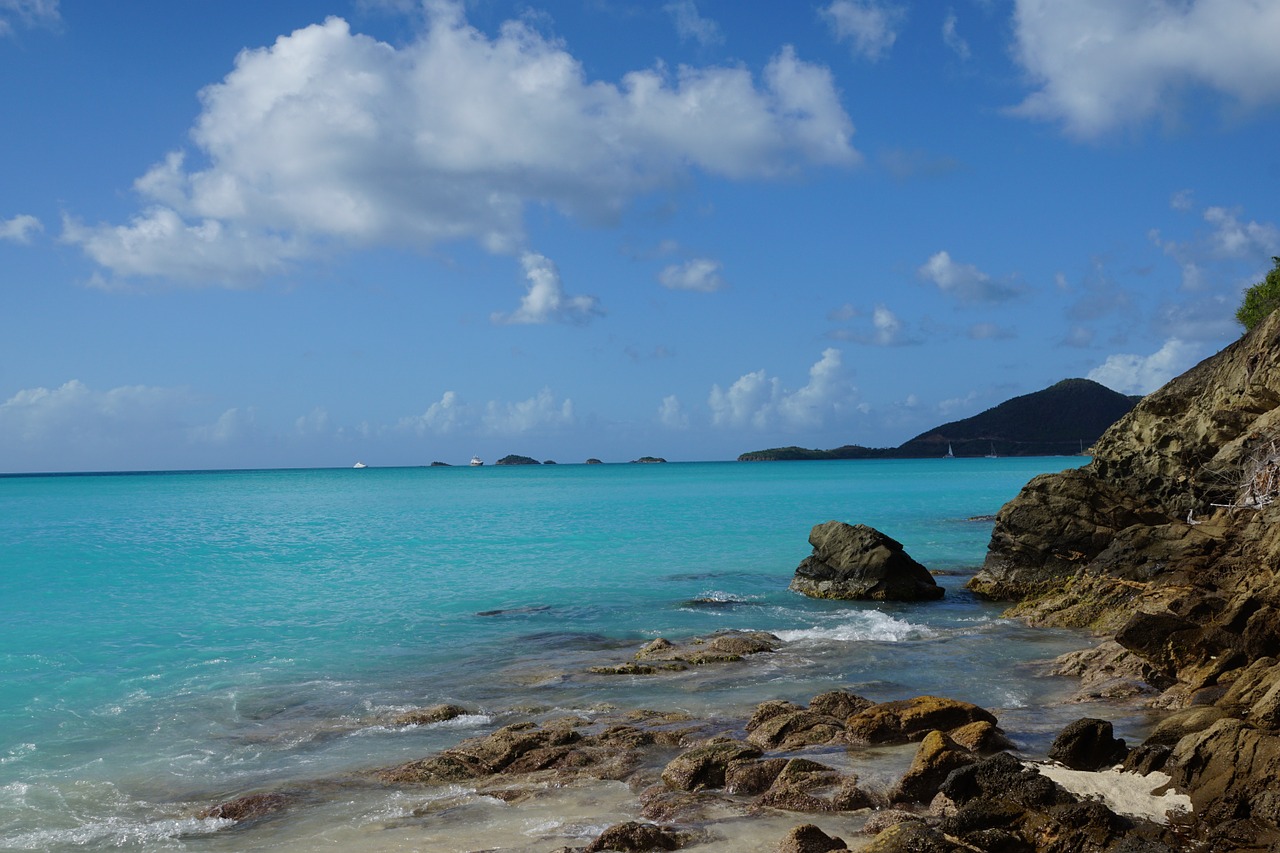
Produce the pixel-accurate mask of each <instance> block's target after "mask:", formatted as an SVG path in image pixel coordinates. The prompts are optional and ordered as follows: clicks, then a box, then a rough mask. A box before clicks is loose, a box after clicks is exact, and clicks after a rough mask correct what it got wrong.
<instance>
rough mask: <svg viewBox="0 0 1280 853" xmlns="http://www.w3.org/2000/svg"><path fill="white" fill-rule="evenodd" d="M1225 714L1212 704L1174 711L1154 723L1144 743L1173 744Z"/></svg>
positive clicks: (1216, 720) (1208, 725)
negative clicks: (1154, 725)
mask: <svg viewBox="0 0 1280 853" xmlns="http://www.w3.org/2000/svg"><path fill="white" fill-rule="evenodd" d="M1225 716H1227V713H1226V711H1224V710H1223V709H1221V708H1216V707H1214V706H1212V705H1208V706H1201V707H1195V708H1183V709H1182V710H1179V711H1174V712H1172V713H1171V714H1169V715H1168V716H1167V717H1165V718H1164V719H1163V720H1161V721H1160V722H1159V723H1157V724H1156V727H1155V728H1154V729H1152V731H1151V734H1150V735H1148V736H1147V739H1146V741H1145V743H1149V744H1161V745H1164V746H1173V745H1174V744H1175V743H1177V742H1178V741H1180V740H1182V739H1183V738H1184V737H1186V736H1187V735H1190V734H1195V733H1196V732H1202V731H1204V730H1205V729H1207V728H1209V727H1210V726H1212V725H1213V724H1214V723H1216V722H1218V720H1221V719H1222V718H1223V717H1225Z"/></svg>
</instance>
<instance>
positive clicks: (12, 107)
mask: <svg viewBox="0 0 1280 853" xmlns="http://www.w3.org/2000/svg"><path fill="white" fill-rule="evenodd" d="M1278 42H1280V4H1276V3H1274V2H1267V0H1176V2H1175V0H954V2H951V3H938V2H932V0H931V2H908V0H820V2H814V3H795V2H780V1H779V2H742V0H734V2H729V0H719V1H718V0H676V1H675V2H668V3H662V2H653V3H638V2H622V0H559V2H555V3H536V2H535V3H525V2H506V0H475V2H466V3H455V2H445V0H429V2H425V3H423V2H396V0H377V1H376V2H375V0H347V2H341V1H340V0H320V1H319V2H317V0H308V2H295V0H274V2H272V3H266V4H264V3H259V2H239V0H185V2H181V3H174V2H171V0H136V2H128V3H101V2H96V0H0V79H3V80H4V81H5V82H4V83H3V85H2V86H0V115H3V116H4V117H5V119H4V121H3V122H0V145H2V147H0V153H2V154H3V156H2V157H0V294H3V300H4V302H3V308H4V310H3V311H2V312H0V471H9V472H23V471H77V470H139V469H174V468H184V469H185V468H243V467H295V466H349V465H351V464H352V463H354V462H355V461H356V460H363V461H365V462H366V463H368V464H370V465H421V464H427V463H429V462H431V461H434V460H440V461H445V462H451V463H463V462H465V461H466V460H467V459H469V458H470V457H471V455H472V454H473V453H478V454H480V455H481V456H482V457H484V458H486V459H488V460H490V461H492V460H494V459H496V458H497V457H500V456H502V455H505V454H507V453H518V454H524V455H529V456H533V457H535V458H538V459H555V460H557V461H560V462H580V461H582V460H584V459H586V458H587V457H598V458H601V459H604V460H606V461H626V460H629V459H633V458H636V457H638V456H641V455H646V454H648V455H659V456H664V457H666V458H668V459H672V460H702V459H731V458H734V457H735V456H737V455H738V454H739V453H741V452H743V451H746V450H753V449H759V448H762V447H771V446H779V445H789V444H799V445H803V446H807V447H834V446H838V445H841V444H848V443H858V444H865V445H872V446H885V445H896V444H899V443H901V442H902V441H905V440H906V439H908V438H910V437H912V436H913V435H915V434H917V433H918V432H920V431H922V430H924V429H927V428H928V427H930V426H933V425H936V424H938V423H941V422H944V421H948V420H953V419H957V418H962V417H967V416H969V415H972V414H976V413H977V412H979V411H982V410H983V409H986V408H988V407H990V406H992V405H995V404H997V403H999V402H1001V401H1003V400H1005V399H1008V398H1009V397H1012V396H1015V395H1018V394H1024V393H1028V392H1031V391H1036V390H1039V389H1041V388H1044V387H1047V386H1048V385H1051V384H1053V383H1054V382H1057V381H1058V380H1060V379H1064V378H1067V377H1075V376H1088V377H1091V378H1094V379H1097V380H1098V381H1100V382H1102V383H1104V384H1106V385H1108V386H1109V387H1112V388H1114V389H1116V390H1118V391H1122V392H1125V393H1145V392H1148V391H1151V390H1153V389H1154V388H1156V387H1158V386H1159V385H1160V384H1161V383H1163V382H1164V381H1166V380H1167V379H1168V378H1170V377H1171V376H1173V375H1176V374H1177V373H1179V372H1181V371H1182V370H1185V369H1186V368H1187V367H1190V366H1191V365H1192V364H1194V363H1195V362H1196V361H1198V360H1200V359H1201V358H1204V357H1206V356H1208V355H1210V354H1212V353H1213V352H1215V351H1217V350H1218V349H1220V348H1221V347H1222V346H1224V345H1225V344H1227V343H1229V342H1230V341H1231V340H1233V339H1234V338H1236V337H1237V336H1238V334H1239V329H1238V327H1237V326H1236V325H1235V323H1234V320H1233V319H1232V315H1233V313H1234V310H1235V308H1236V307H1237V305H1238V304H1239V300H1240V294H1241V292H1242V290H1243V289H1244V288H1245V287H1247V286H1248V285H1249V284H1251V283H1253V282H1255V281H1258V280H1260V279H1261V278H1262V277H1263V276H1264V275H1265V273H1266V271H1267V270H1268V269H1270V267H1271V257H1272V256H1273V255H1280V225H1278V224H1277V222H1278V221H1280V214H1277V211H1276V207H1275V198H1276V189H1277V186H1278V185H1280V147H1278V146H1277V145H1276V140H1277V139H1280V51H1277V50H1276V49H1275V44H1276V43H1278Z"/></svg>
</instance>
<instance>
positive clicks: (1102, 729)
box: [1049, 717, 1129, 770]
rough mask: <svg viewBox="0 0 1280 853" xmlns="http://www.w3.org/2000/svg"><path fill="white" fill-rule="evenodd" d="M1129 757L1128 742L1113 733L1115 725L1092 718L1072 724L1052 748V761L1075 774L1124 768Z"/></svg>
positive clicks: (1063, 731) (1050, 750) (1050, 751)
mask: <svg viewBox="0 0 1280 853" xmlns="http://www.w3.org/2000/svg"><path fill="white" fill-rule="evenodd" d="M1128 754H1129V749H1128V747H1126V746H1125V742H1124V740H1123V739H1122V738H1117V737H1115V735H1114V734H1113V733H1112V728H1111V723H1110V722H1108V721H1106V720H1097V719H1094V718H1092V717H1085V718H1084V719H1080V720H1076V721H1075V722H1074V723H1070V724H1069V725H1068V726H1067V727H1066V728H1065V729H1063V730H1062V732H1061V733H1060V734H1059V735H1058V736H1057V737H1056V738H1054V741H1053V746H1051V747H1049V758H1051V759H1052V760H1054V761H1057V762H1058V763H1059V764H1062V765H1064V766H1066V767H1070V768H1071V769H1072V770H1102V769H1104V768H1107V767H1111V766H1112V765H1115V764H1120V763H1121V762H1123V761H1124V759H1125V756H1126V755H1128Z"/></svg>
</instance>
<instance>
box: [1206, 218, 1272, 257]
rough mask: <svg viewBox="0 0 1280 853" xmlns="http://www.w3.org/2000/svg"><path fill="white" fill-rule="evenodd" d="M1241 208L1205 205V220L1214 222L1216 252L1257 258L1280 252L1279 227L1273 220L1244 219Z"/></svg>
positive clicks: (1210, 222) (1231, 255)
mask: <svg viewBox="0 0 1280 853" xmlns="http://www.w3.org/2000/svg"><path fill="white" fill-rule="evenodd" d="M1238 216H1239V211H1236V210H1227V209H1226V208H1224V207H1210V208H1206V209H1205V212H1204V221H1205V222H1208V223H1209V224H1210V225H1212V226H1213V233H1212V235H1211V236H1210V241H1211V244H1212V246H1213V249H1214V251H1215V253H1216V254H1218V255H1219V256H1220V257H1224V258H1257V257H1259V256H1261V255H1274V254H1280V228H1277V227H1276V226H1275V225H1273V224H1271V223H1270V222H1266V223H1259V222H1254V221H1249V222H1241V221H1240V220H1239V218H1238Z"/></svg>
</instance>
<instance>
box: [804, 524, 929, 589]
mask: <svg viewBox="0 0 1280 853" xmlns="http://www.w3.org/2000/svg"><path fill="white" fill-rule="evenodd" d="M809 544H810V545H812V546H813V553H812V554H811V555H810V556H808V557H806V558H805V559H804V561H803V562H801V563H800V565H799V566H798V567H797V568H796V573H795V578H794V579H793V580H792V581H791V589H793V590H795V591H796V592H799V593H803V594H804V595H807V596H810V597H811V598H839V599H849V600H869V601H932V600H935V599H939V598H942V595H943V589H942V587H940V586H938V583H937V581H935V580H934V579H933V576H932V575H930V574H929V570H928V569H926V568H925V567H924V566H922V565H920V564H919V563H917V562H916V561H915V560H913V559H911V557H910V556H909V555H908V554H907V552H906V551H905V550H903V547H902V543H900V542H898V541H896V540H894V539H890V538H889V537H888V536H885V535H884V534H883V533H881V532H880V531H878V530H876V529H875V528H873V527H868V526H866V525H865V524H857V525H853V524H845V523H844V522H842V521H828V522H825V523H823V524H817V525H814V527H813V530H811V531H810V532H809Z"/></svg>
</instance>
